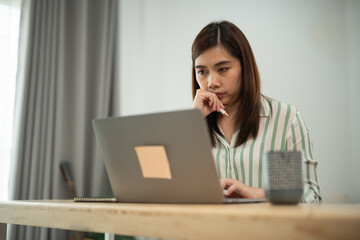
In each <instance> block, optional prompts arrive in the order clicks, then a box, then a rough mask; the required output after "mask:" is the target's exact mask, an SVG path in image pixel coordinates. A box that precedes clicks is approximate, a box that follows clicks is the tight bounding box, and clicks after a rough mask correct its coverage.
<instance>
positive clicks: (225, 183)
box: [219, 178, 265, 198]
mask: <svg viewBox="0 0 360 240" xmlns="http://www.w3.org/2000/svg"><path fill="white" fill-rule="evenodd" d="M219 181H220V186H221V188H222V189H225V190H227V192H226V194H225V197H227V198H265V190H264V189H263V188H254V187H249V186H247V185H245V184H243V183H241V182H239V181H237V180H235V179H232V178H220V179H219Z"/></svg>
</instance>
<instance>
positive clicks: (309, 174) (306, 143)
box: [286, 110, 322, 203]
mask: <svg viewBox="0 0 360 240" xmlns="http://www.w3.org/2000/svg"><path fill="white" fill-rule="evenodd" d="M286 141H287V149H289V150H296V151H303V153H304V158H305V163H304V194H303V199H302V202H303V203H321V202H322V198H321V195H320V185H319V182H318V177H317V168H318V162H317V161H315V160H314V158H313V146H312V142H311V140H310V135H309V129H308V128H307V126H306V124H305V122H304V120H303V119H302V117H301V116H300V113H299V111H298V110H296V114H295V117H294V119H293V121H292V123H291V126H290V129H289V131H288V134H287V139H286Z"/></svg>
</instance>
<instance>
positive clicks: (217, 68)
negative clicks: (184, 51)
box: [195, 46, 241, 107]
mask: <svg viewBox="0 0 360 240" xmlns="http://www.w3.org/2000/svg"><path fill="white" fill-rule="evenodd" d="M195 73H196V81H197V82H198V84H199V86H200V88H201V89H203V90H207V91H210V92H213V93H215V94H216V95H217V97H218V98H219V99H220V101H221V102H222V104H224V106H225V107H227V106H232V105H233V104H234V102H235V101H236V99H237V97H238V95H239V92H240V86H241V65H240V61H239V59H237V58H236V57H233V56H232V55H231V54H229V53H228V52H227V51H226V50H225V48H223V47H221V46H216V47H213V48H210V49H208V50H206V51H205V52H203V53H202V54H200V55H199V56H198V57H197V58H196V59H195Z"/></svg>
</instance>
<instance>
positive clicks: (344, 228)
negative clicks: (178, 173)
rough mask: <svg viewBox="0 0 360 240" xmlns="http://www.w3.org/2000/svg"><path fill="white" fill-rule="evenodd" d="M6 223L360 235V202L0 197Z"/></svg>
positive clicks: (163, 234) (226, 235)
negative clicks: (132, 201)
mask: <svg viewBox="0 0 360 240" xmlns="http://www.w3.org/2000/svg"><path fill="white" fill-rule="evenodd" d="M6 223H11V224H19V225H29V226H38V227H49V228H61V229H69V230H80V231H90V232H110V233H117V234H123V235H135V236H150V237H160V238H171V239H177V238H179V239H206V240H211V239H217V240H218V239H240V238H242V239H261V240H263V239H360V205H359V204H357V205H326V204H324V205H320V206H311V205H297V206H273V205H271V204H269V203H257V204H237V205H235V204H233V205H177V204H176V205H175V204H120V203H74V202H72V201H71V200H62V201H60V200H56V201H55V200H54V201H10V202H0V231H1V232H0V240H3V239H5V236H6Z"/></svg>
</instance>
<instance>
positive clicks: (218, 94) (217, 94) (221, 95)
mask: <svg viewBox="0 0 360 240" xmlns="http://www.w3.org/2000/svg"><path fill="white" fill-rule="evenodd" d="M215 94H216V96H217V97H218V99H221V98H223V97H224V93H215Z"/></svg>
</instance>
